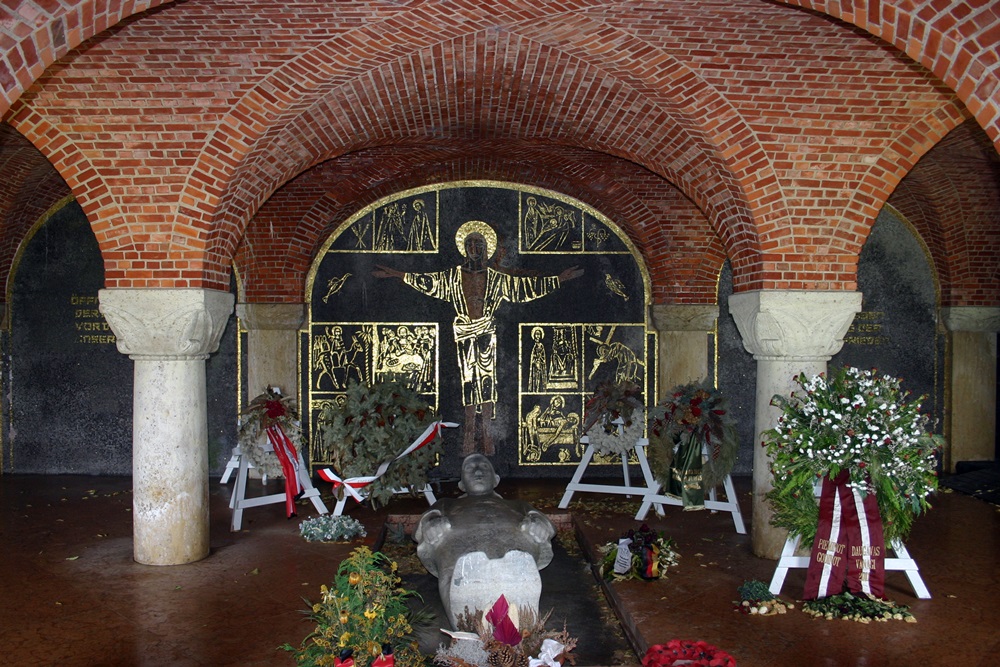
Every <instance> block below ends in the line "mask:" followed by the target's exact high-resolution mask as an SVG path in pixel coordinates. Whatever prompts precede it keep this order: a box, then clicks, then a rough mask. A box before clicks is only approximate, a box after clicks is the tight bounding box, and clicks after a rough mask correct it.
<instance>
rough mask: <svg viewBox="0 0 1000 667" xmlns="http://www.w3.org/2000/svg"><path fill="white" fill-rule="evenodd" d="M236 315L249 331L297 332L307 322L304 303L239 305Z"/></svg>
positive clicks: (237, 305)
mask: <svg viewBox="0 0 1000 667" xmlns="http://www.w3.org/2000/svg"><path fill="white" fill-rule="evenodd" d="M236 315H237V317H239V318H240V321H241V322H243V325H244V326H245V327H246V328H247V329H270V330H282V331H288V330H291V331H297V330H298V329H299V327H301V326H302V323H303V322H305V320H306V305H305V304H304V303H238V304H236Z"/></svg>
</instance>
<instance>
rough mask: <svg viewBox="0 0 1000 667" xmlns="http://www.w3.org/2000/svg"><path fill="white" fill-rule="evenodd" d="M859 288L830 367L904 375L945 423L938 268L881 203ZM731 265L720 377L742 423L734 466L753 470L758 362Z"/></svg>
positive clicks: (724, 277)
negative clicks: (745, 336) (735, 306)
mask: <svg viewBox="0 0 1000 667" xmlns="http://www.w3.org/2000/svg"><path fill="white" fill-rule="evenodd" d="M858 289H859V290H860V291H861V292H862V294H863V295H864V296H863V304H862V308H863V310H862V312H860V313H858V315H857V316H856V317H855V319H854V322H853V324H852V325H851V330H850V331H848V333H847V335H846V336H845V339H844V346H843V348H842V349H841V351H840V352H839V353H838V354H836V355H834V357H833V358H832V359H831V360H830V362H829V364H828V365H829V367H831V368H834V367H838V366H855V367H857V368H862V369H870V368H876V369H878V371H879V372H880V373H884V374H887V375H892V376H894V377H900V378H902V379H903V388H904V389H906V390H908V391H910V392H911V394H912V396H911V398H912V399H913V400H915V399H916V398H917V397H919V396H922V395H927V397H928V398H927V400H926V401H924V403H923V404H922V410H923V412H925V413H927V414H929V415H930V416H931V418H932V420H934V421H935V426H934V430H935V432H937V433H941V432H942V429H943V401H944V391H945V389H944V372H943V368H944V353H945V338H944V335H943V332H942V331H941V330H940V329H939V325H938V317H937V304H938V298H937V290H936V282H935V278H934V272H933V268H932V266H931V264H930V261H929V259H928V256H927V254H926V253H925V252H924V248H923V246H922V245H921V243H920V241H919V240H918V239H917V238H916V237H915V236H914V234H913V232H912V231H911V230H910V228H909V227H908V226H907V225H906V223H905V222H903V221H902V220H900V219H899V218H898V217H897V216H896V215H895V214H894V213H892V212H891V210H890V209H884V210H883V211H882V213H881V214H880V215H879V217H878V219H877V220H876V221H875V225H874V227H873V228H872V232H871V234H870V235H869V237H868V240H867V241H866V243H865V246H864V248H863V249H862V251H861V257H860V259H859V263H858ZM732 293H733V288H732V271H731V269H730V266H729V263H728V262H726V264H725V266H724V268H723V270H722V274H721V276H720V279H719V306H720V307H719V333H718V362H717V363H718V377H719V387H720V388H721V389H722V391H723V392H724V393H725V395H726V396H727V397H728V398H729V400H730V404H731V408H732V410H733V413H734V415H735V417H736V419H737V421H738V425H739V432H740V442H741V445H740V456H739V461H738V463H737V466H736V468H735V472H737V473H749V472H751V471H752V470H753V447H754V445H755V444H756V443H755V441H756V434H755V433H754V400H755V399H754V393H755V391H756V363H757V362H756V361H754V359H753V355H751V354H750V353H749V352H747V351H746V349H745V348H744V347H743V342H742V339H741V337H740V334H739V331H738V330H737V328H736V323H735V321H734V320H733V318H732V315H730V314H729V309H728V302H729V296H730V295H731V294H732Z"/></svg>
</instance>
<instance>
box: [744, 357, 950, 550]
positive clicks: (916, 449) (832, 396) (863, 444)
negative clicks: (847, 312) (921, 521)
mask: <svg viewBox="0 0 1000 667" xmlns="http://www.w3.org/2000/svg"><path fill="white" fill-rule="evenodd" d="M795 381H796V383H797V384H798V385H799V387H801V391H794V392H792V395H791V396H790V397H784V396H777V395H776V396H775V397H774V398H773V399H772V400H771V405H774V406H777V407H779V408H781V417H779V419H778V423H777V425H776V426H775V427H774V428H773V429H771V430H769V431H765V432H764V433H763V434H762V437H763V442H762V443H761V446H763V447H766V448H767V452H768V455H769V456H770V457H771V459H772V462H771V472H772V474H773V476H774V481H773V483H774V488H773V489H772V490H771V491H770V492H768V494H767V498H768V500H770V502H771V506H772V508H773V510H774V514H773V516H772V518H771V523H772V524H773V525H775V526H778V527H781V528H786V529H788V531H789V532H790V533H791V534H793V535H799V536H800V539H801V541H802V542H803V543H805V544H812V542H813V540H814V539H815V535H816V525H817V522H818V521H819V505H818V503H817V501H816V498H815V492H814V485H815V484H816V483H817V482H818V481H819V480H820V479H822V478H823V477H824V476H829V477H831V478H833V477H836V476H837V475H838V474H840V473H841V471H844V470H847V471H849V472H850V482H849V483H848V484H849V486H850V487H851V488H853V489H857V490H858V491H859V492H860V493H861V494H862V496H864V495H867V494H869V493H874V494H875V495H876V499H877V500H878V507H879V513H880V514H881V517H882V524H883V531H884V535H885V541H886V543H887V544H889V543H891V542H892V541H893V540H896V539H900V540H902V539H904V538H905V537H906V536H907V535H908V534H909V532H910V529H911V528H912V526H913V519H914V518H915V517H916V516H917V515H919V514H921V513H922V512H924V511H925V510H926V509H928V508H929V507H930V503H929V502H928V501H927V496H928V495H929V494H930V493H932V492H933V491H934V490H935V489H937V481H938V480H937V463H938V456H937V455H938V451H939V449H940V447H941V445H942V443H943V439H942V437H941V436H939V435H934V434H932V433H928V432H927V430H926V427H927V423H928V421H929V418H928V417H927V415H921V414H920V412H919V406H920V403H921V402H923V400H924V399H925V398H926V397H925V396H922V397H920V398H919V399H918V400H916V401H913V402H910V401H907V398H908V397H909V392H906V391H903V390H902V388H901V380H900V379H898V378H894V377H890V376H888V375H881V376H880V375H878V373H877V370H875V369H872V370H870V371H862V370H859V369H857V368H854V367H850V366H846V367H842V368H839V369H834V370H832V371H831V372H830V375H829V377H827V376H826V375H825V374H824V373H820V374H819V375H815V376H813V377H812V378H808V379H807V378H806V376H805V374H800V375H799V376H798V377H797V378H796V379H795Z"/></svg>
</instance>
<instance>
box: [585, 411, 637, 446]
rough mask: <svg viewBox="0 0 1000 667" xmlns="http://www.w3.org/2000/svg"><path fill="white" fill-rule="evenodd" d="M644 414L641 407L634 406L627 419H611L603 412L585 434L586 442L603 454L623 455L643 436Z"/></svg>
mask: <svg viewBox="0 0 1000 667" xmlns="http://www.w3.org/2000/svg"><path fill="white" fill-rule="evenodd" d="M645 426H646V425H645V414H644V410H643V409H642V408H636V409H635V410H634V411H633V412H632V417H631V418H630V419H627V420H622V419H621V418H620V417H619V418H618V419H613V418H612V417H611V415H610V414H607V413H605V414H604V415H602V416H601V418H600V419H598V420H597V421H596V422H594V425H593V426H591V427H590V430H588V431H587V432H586V433H585V435H586V436H587V442H589V443H590V444H591V445H593V446H594V451H595V452H597V453H598V454H601V455H603V456H607V455H609V454H620V455H625V454H628V453H629V452H631V451H632V449H633V448H635V443H636V441H637V440H638V439H639V438H641V437H643V433H644V431H645Z"/></svg>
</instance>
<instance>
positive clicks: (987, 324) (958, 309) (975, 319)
mask: <svg viewBox="0 0 1000 667" xmlns="http://www.w3.org/2000/svg"><path fill="white" fill-rule="evenodd" d="M941 317H942V318H944V325H945V326H946V327H947V328H948V331H981V332H989V331H1000V308H996V307H990V306H953V307H951V308H942V309H941Z"/></svg>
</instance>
